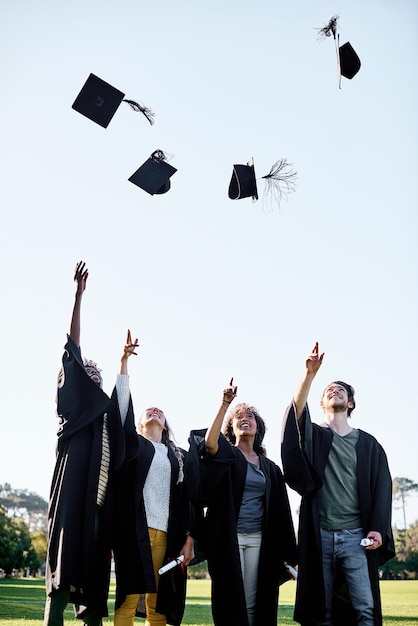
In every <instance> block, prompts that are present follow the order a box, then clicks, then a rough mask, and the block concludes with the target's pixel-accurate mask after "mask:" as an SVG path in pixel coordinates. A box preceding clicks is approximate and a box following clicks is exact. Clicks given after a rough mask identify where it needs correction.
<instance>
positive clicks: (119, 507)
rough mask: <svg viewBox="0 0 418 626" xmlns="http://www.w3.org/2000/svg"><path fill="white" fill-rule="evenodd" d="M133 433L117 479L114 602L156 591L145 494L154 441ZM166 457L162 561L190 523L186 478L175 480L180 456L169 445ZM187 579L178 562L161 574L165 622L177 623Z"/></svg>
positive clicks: (169, 556)
mask: <svg viewBox="0 0 418 626" xmlns="http://www.w3.org/2000/svg"><path fill="white" fill-rule="evenodd" d="M135 437H136V453H135V454H134V455H133V456H132V451H133V449H134V444H133V443H132V441H131V445H130V450H131V458H130V459H128V460H127V461H126V462H125V464H124V466H123V468H122V470H121V471H120V473H119V474H118V481H117V485H118V486H117V496H116V506H115V511H114V513H115V521H114V542H113V549H114V555H115V565H116V580H117V586H116V608H118V607H119V606H120V605H121V604H122V603H123V601H124V600H125V597H126V596H127V595H128V594H138V593H139V594H145V593H155V590H156V585H155V577H154V570H153V565H152V557H151V546H150V542H149V536H148V525H147V519H146V513H145V504H144V498H143V488H144V485H145V480H146V477H147V474H148V471H149V468H150V465H151V461H152V458H153V456H154V454H155V451H154V446H153V444H152V443H151V442H150V441H148V440H147V439H146V438H145V437H142V436H141V435H135ZM181 454H182V456H183V458H184V457H185V452H184V450H181ZM168 458H169V460H170V463H171V487H170V510H169V520H168V530H167V551H166V556H165V562H168V561H170V560H172V559H174V558H176V557H177V556H178V555H179V552H180V550H181V548H182V547H183V546H184V544H185V542H186V537H187V535H186V533H187V531H190V532H191V534H192V535H193V526H194V522H193V515H192V512H191V509H190V507H189V500H188V497H187V494H186V488H185V482H184V480H183V481H182V482H179V483H177V480H178V476H179V462H178V460H177V458H176V457H175V455H174V452H173V451H172V450H171V449H170V448H168ZM186 580H187V576H186V571H185V570H183V568H182V567H181V566H178V567H175V568H174V569H172V570H170V571H169V572H168V573H166V574H164V575H163V576H161V577H160V579H159V585H158V594H157V606H156V610H157V612H158V613H162V614H163V615H166V617H167V623H168V624H173V625H174V626H178V625H179V624H181V621H182V618H183V613H184V608H185V601H186ZM141 600H142V599H141ZM140 604H141V605H142V604H143V603H142V602H140ZM137 615H138V616H140V617H144V616H145V613H144V610H142V609H138V613H137Z"/></svg>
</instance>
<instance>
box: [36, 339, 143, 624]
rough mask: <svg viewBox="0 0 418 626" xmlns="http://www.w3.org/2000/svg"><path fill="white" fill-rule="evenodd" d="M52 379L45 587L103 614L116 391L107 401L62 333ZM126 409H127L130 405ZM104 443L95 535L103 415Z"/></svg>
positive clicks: (118, 441)
mask: <svg viewBox="0 0 418 626" xmlns="http://www.w3.org/2000/svg"><path fill="white" fill-rule="evenodd" d="M62 366H63V367H62V371H61V374H60V378H59V380H58V391H57V413H58V416H59V418H60V427H59V430H58V433H57V435H58V440H57V446H56V463H55V469H54V474H53V478H52V485H51V491H50V500H49V505H48V555H47V561H46V590H47V593H48V594H50V593H51V592H53V591H54V590H59V589H68V588H71V594H70V600H71V602H73V603H74V604H75V605H80V606H79V611H80V615H78V616H79V617H81V613H82V611H83V610H84V608H85V607H86V606H91V605H94V606H97V607H99V609H100V610H101V612H102V615H103V616H106V615H107V614H108V613H107V594H108V587H109V576H110V523H111V500H112V488H111V484H112V483H111V477H112V470H113V469H114V468H115V466H116V465H117V464H120V462H121V459H122V458H123V454H124V450H123V448H124V434H123V429H122V425H121V421H120V414H119V408H118V404H117V396H116V391H114V392H113V394H112V399H110V398H109V397H108V396H107V395H106V394H105V393H104V391H103V390H102V389H100V387H99V386H98V385H97V384H96V383H94V382H93V381H92V380H91V378H90V377H89V376H88V374H87V373H86V371H85V369H84V365H83V361H82V358H81V353H80V348H79V347H78V346H77V345H76V344H75V343H74V341H73V340H72V339H71V338H70V337H67V343H66V345H65V352H64V355H63V358H62ZM130 410H132V407H131V406H130ZM105 413H107V419H108V431H109V442H110V455H111V457H110V468H109V483H108V488H107V492H106V499H105V503H104V505H103V507H100V515H101V518H102V519H101V522H102V524H101V533H100V536H97V533H96V534H95V521H96V515H97V512H98V507H97V504H96V500H97V488H98V480H99V472H100V463H101V455H102V433H103V417H104V414H105Z"/></svg>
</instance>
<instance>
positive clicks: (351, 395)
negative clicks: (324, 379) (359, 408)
mask: <svg viewBox="0 0 418 626" xmlns="http://www.w3.org/2000/svg"><path fill="white" fill-rule="evenodd" d="M330 385H341V387H344V389H345V390H346V392H347V395H348V401H349V402H351V404H352V405H353V406H352V407H348V409H347V415H348V416H350V415H351V413H352V411H354V409H355V408H356V401H355V400H354V387H352V386H351V385H349V384H348V383H345V382H343V381H342V380H333V381H332V382H331V383H329V384H328V385H327V386H326V387H325V389H324V391H323V392H322V394H321V400H322V398H323V397H324V393H325V391H326V390H327V389H328V387H329V386H330Z"/></svg>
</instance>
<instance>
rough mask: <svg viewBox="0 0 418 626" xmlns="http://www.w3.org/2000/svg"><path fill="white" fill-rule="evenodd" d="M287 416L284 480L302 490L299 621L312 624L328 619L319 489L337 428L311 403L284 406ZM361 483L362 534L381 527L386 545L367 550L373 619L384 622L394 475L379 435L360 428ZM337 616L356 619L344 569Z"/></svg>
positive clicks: (345, 624)
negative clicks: (321, 421)
mask: <svg viewBox="0 0 418 626" xmlns="http://www.w3.org/2000/svg"><path fill="white" fill-rule="evenodd" d="M286 415H287V421H286V426H285V432H284V439H283V443H282V462H283V471H284V476H285V480H286V482H287V483H288V485H289V486H290V487H291V488H292V489H294V490H295V491H297V492H298V493H299V495H300V496H302V500H301V506H300V514H299V532H298V546H299V557H298V563H299V568H298V581H297V590H296V603H295V611H294V619H295V621H297V622H299V623H300V624H303V625H304V626H311V625H314V624H317V623H318V622H321V621H322V620H323V619H324V610H325V600H324V585H323V576H322V560H321V538H320V523H319V508H318V498H317V494H318V491H319V489H320V488H321V486H322V479H323V476H324V470H325V465H326V462H327V459H328V455H329V452H330V449H331V445H332V440H333V436H334V435H333V432H332V430H331V429H330V428H324V427H322V426H319V425H318V424H313V423H312V422H311V419H310V415H309V409H308V406H306V407H305V409H304V411H303V414H302V416H301V418H300V420H299V422H298V421H297V419H296V412H295V407H294V404H292V405H290V406H289V407H288V409H287V411H286ZM356 452H357V484H358V493H359V500H360V514H361V520H362V527H363V530H364V536H366V535H367V533H368V532H370V531H371V530H376V531H379V532H380V533H381V535H382V539H383V545H382V546H381V547H380V548H379V549H378V550H367V551H366V554H367V561H368V569H369V577H370V582H371V588H372V593H373V599H374V619H375V625H376V626H379V625H381V624H382V610H381V603H380V590H379V572H378V567H379V565H382V564H383V563H385V562H386V561H388V560H389V559H391V558H392V557H393V556H395V549H394V542H393V535H392V528H391V513H392V480H391V476H390V472H389V467H388V463H387V458H386V454H385V452H384V450H383V448H382V446H381V445H380V444H379V443H378V442H377V441H376V439H375V438H374V437H373V436H372V435H369V434H368V433H366V432H364V431H362V430H359V439H358V441H357V445H356ZM333 620H334V623H335V624H338V626H351V625H353V626H354V625H355V624H356V623H357V622H356V618H355V615H354V612H353V609H352V606H351V603H350V601H349V598H348V594H347V590H346V586H345V581H344V579H343V574H342V572H341V571H340V572H339V574H338V575H337V583H336V588H335V596H334V605H333Z"/></svg>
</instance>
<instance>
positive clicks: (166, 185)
mask: <svg viewBox="0 0 418 626" xmlns="http://www.w3.org/2000/svg"><path fill="white" fill-rule="evenodd" d="M166 161H167V155H166V154H165V153H164V152H163V151H162V150H155V151H154V152H153V153H152V154H151V156H150V158H149V159H147V160H146V161H145V163H143V164H142V165H141V167H140V168H139V169H137V170H136V172H134V173H133V174H132V176H131V177H130V178H129V179H128V180H129V181H130V182H131V183H133V184H134V185H137V186H138V187H141V189H144V191H146V192H147V193H149V194H151V195H152V196H153V195H154V194H155V193H166V192H167V191H168V190H169V189H170V186H171V185H170V176H172V175H173V174H175V172H177V170H176V168H175V167H173V166H172V165H169V164H168V163H167V162H166Z"/></svg>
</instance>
